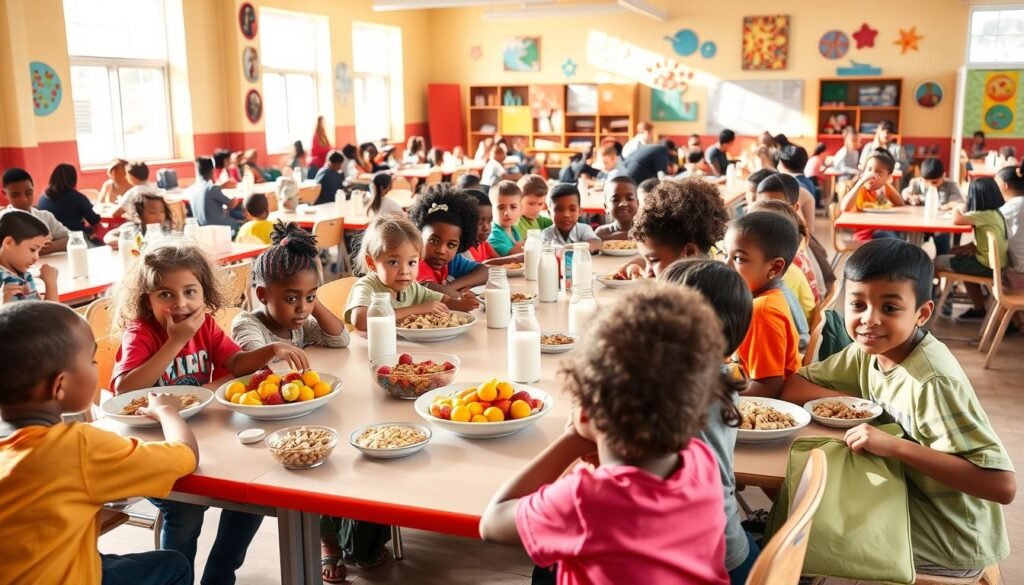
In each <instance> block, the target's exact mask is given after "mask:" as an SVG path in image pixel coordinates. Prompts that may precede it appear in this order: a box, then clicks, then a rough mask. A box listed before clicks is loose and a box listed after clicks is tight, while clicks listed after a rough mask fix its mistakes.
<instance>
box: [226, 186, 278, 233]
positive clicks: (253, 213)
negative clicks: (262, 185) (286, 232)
mask: <svg viewBox="0 0 1024 585" xmlns="http://www.w3.org/2000/svg"><path fill="white" fill-rule="evenodd" d="M243 205H244V206H245V213H246V215H248V216H249V217H250V218H252V219H250V220H249V221H247V222H245V223H243V224H242V227H240V228H238V235H237V236H235V241H236V242H245V241H248V240H252V241H256V242H260V243H262V244H270V243H271V241H270V234H271V232H273V231H274V222H272V221H270V220H269V219H267V218H268V217H270V201H269V200H268V199H267V196H266V195H264V194H263V193H250V194H248V195H246V196H245V202H244V203H243Z"/></svg>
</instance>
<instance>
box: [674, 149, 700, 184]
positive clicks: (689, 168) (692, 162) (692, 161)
mask: <svg viewBox="0 0 1024 585" xmlns="http://www.w3.org/2000/svg"><path fill="white" fill-rule="evenodd" d="M703 163H704V151H702V150H690V151H688V152H687V153H686V163H685V164H684V165H683V168H684V169H685V170H684V171H683V172H682V173H680V174H679V178H680V179H685V178H686V177H703V176H704V171H703V169H701V166H702V165H703Z"/></svg>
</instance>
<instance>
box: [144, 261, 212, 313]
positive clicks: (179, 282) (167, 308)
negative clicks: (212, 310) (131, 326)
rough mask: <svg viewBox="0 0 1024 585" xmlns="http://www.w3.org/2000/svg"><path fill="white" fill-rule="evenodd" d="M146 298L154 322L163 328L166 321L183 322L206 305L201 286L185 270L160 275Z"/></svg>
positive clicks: (189, 272) (196, 279)
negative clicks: (153, 288)
mask: <svg viewBox="0 0 1024 585" xmlns="http://www.w3.org/2000/svg"><path fill="white" fill-rule="evenodd" d="M147 298H148V299H149V307H150V309H151V310H152V311H153V316H154V317H155V318H156V322H157V323H158V324H159V325H160V326H161V327H163V328H166V327H167V322H168V320H170V321H171V322H173V323H178V322H180V321H184V320H185V319H186V318H187V317H188V316H189V315H192V314H194V313H195V312H196V311H200V310H202V309H203V307H205V305H206V301H205V297H204V296H203V285H202V284H200V282H199V279H198V278H196V275H195V274H194V273H193V272H192V271H191V270H189V269H187V268H181V269H178V270H172V271H170V272H166V273H164V274H161V275H160V284H159V285H158V286H157V288H156V290H154V291H153V292H151V293H149V294H148V295H147Z"/></svg>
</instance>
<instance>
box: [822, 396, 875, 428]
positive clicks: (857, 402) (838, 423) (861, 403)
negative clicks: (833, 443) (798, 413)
mask: <svg viewBox="0 0 1024 585" xmlns="http://www.w3.org/2000/svg"><path fill="white" fill-rule="evenodd" d="M829 400H838V401H839V402H843V403H845V404H846V405H847V406H849V407H850V408H855V409H857V410H869V411H871V416H870V417H868V418H852V419H845V418H829V417H824V416H818V415H816V414H814V412H812V411H813V410H814V406H815V405H816V404H818V403H819V402H826V401H829ZM804 410H806V411H807V413H808V414H810V415H811V418H812V419H814V422H816V423H818V424H822V425H825V426H826V427H835V428H837V429H850V428H853V427H855V426H857V425H859V424H860V423H869V422H871V421H873V420H875V419H876V418H878V417H879V416H881V415H882V407H881V406H880V405H878V404H875V403H874V402H871V401H870V400H865V399H863V398H857V397H855V396H839V397H835V398H818V399H816V400H811V401H810V402H808V403H807V404H804Z"/></svg>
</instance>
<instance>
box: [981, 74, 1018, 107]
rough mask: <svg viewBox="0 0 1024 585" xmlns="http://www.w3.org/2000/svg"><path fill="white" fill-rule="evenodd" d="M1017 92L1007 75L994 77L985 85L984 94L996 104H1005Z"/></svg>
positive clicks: (1015, 86) (1011, 79)
mask: <svg viewBox="0 0 1024 585" xmlns="http://www.w3.org/2000/svg"><path fill="white" fill-rule="evenodd" d="M1016 92H1017V84H1016V83H1014V81H1013V78H1011V77H1010V76H1008V75H996V76H994V77H992V78H991V79H989V80H988V83H986V84H985V94H986V95H987V96H988V97H989V98H990V99H991V100H992V101H996V102H1005V101H1006V100H1008V99H1010V98H1012V97H1013V94H1014V93H1016Z"/></svg>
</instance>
